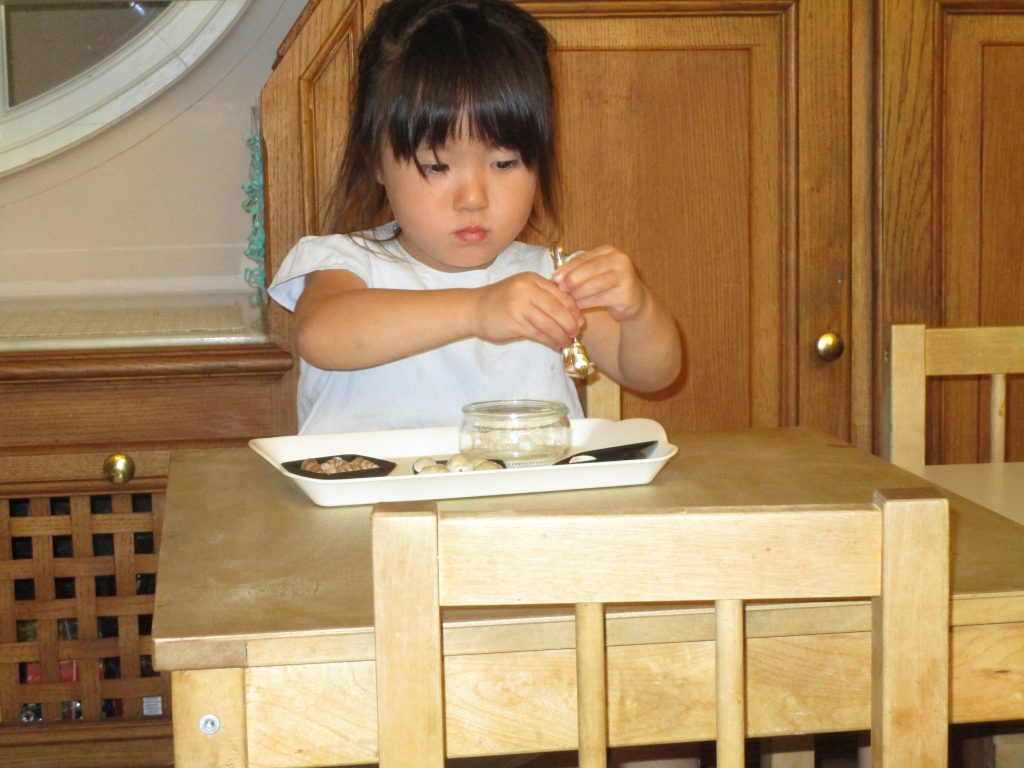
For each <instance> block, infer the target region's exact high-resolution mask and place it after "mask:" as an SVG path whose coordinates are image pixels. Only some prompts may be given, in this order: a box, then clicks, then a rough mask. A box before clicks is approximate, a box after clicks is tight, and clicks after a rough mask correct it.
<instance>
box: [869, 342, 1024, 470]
mask: <svg viewBox="0 0 1024 768" xmlns="http://www.w3.org/2000/svg"><path fill="white" fill-rule="evenodd" d="M888 370H889V386H888V391H889V408H888V411H889V428H888V434H887V435H884V436H883V438H888V442H887V444H884V445H883V455H885V456H886V457H887V458H888V459H889V461H891V462H893V463H894V464H898V465H899V466H901V467H907V468H917V467H923V466H924V464H925V444H926V422H927V418H926V411H925V385H926V381H927V378H928V377H930V376H978V375H986V376H989V377H990V379H991V385H990V396H989V401H990V407H989V456H990V459H989V460H990V461H991V462H1002V461H1004V460H1005V453H1006V449H1005V445H1006V375H1007V374H1011V373H1024V326H1015V327H1014V326H1007V327H991V328H925V326H923V325H893V326H892V328H891V330H890V336H889V368H888ZM883 442H884V439H883Z"/></svg>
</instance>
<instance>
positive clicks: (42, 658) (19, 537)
mask: <svg viewBox="0 0 1024 768" xmlns="http://www.w3.org/2000/svg"><path fill="white" fill-rule="evenodd" d="M76 458H77V457H75V456H70V457H69V456H61V455H58V454H50V455H38V456H35V457H24V456H21V457H0V470H2V474H0V749H2V750H5V751H6V752H7V753H9V756H10V759H11V760H13V761H14V763H12V764H19V765H21V764H23V763H21V762H20V757H19V756H20V755H21V754H22V753H24V754H25V755H26V756H27V755H30V754H35V759H36V760H37V762H36V763H32V762H31V761H29V762H26V763H24V764H25V765H28V764H38V765H60V764H66V765H72V764H74V765H87V764H88V765H93V764H96V763H93V762H90V761H89V758H88V757H86V756H85V755H84V754H83V750H85V751H86V752H89V753H90V754H95V755H98V756H100V757H101V759H103V760H105V761H106V762H105V763H103V764H105V765H111V766H115V765H128V764H131V765H167V764H169V754H170V719H169V716H170V698H169V695H170V686H169V682H168V680H167V678H166V677H164V676H161V675H159V674H158V673H157V672H155V671H154V670H153V668H152V654H153V643H152V639H151V637H150V635H151V632H152V616H153V600H154V593H155V589H156V578H157V556H158V553H159V549H160V533H161V527H162V525H161V524H162V520H163V512H164V485H165V483H164V479H163V478H162V477H161V478H151V479H149V480H145V481H132V482H130V483H129V484H128V485H125V486H114V485H112V484H110V483H108V482H104V481H102V480H97V479H96V477H97V476H98V474H99V473H98V472H97V473H96V474H95V475H92V477H91V478H83V476H82V475H81V474H80V473H79V472H78V470H79V469H81V467H80V466H79V462H78V461H76ZM91 458H93V459H95V456H93V457H91ZM162 458H163V462H162V461H161V459H162ZM139 460H140V465H145V466H146V467H147V469H149V470H151V471H157V470H158V469H159V467H160V465H161V463H163V465H164V467H163V468H164V473H163V474H164V475H166V457H161V455H159V454H154V455H152V456H149V455H147V456H145V457H143V456H140V457H139ZM26 462H34V463H35V464H37V465H42V466H45V467H47V468H48V472H47V473H46V477H47V479H46V480H45V481H41V482H37V481H35V480H33V479H32V478H26V477H24V475H23V473H22V472H21V471H19V468H23V466H24V465H25V463H26ZM29 474H31V473H29ZM26 723H28V724H31V727H28V726H26V725H25V724H26ZM129 742H130V746H131V747H132V748H131V749H127V750H126V749H125V747H124V745H125V744H129ZM57 745H61V746H59V747H58V746H57ZM33 750H35V752H34V753H33Z"/></svg>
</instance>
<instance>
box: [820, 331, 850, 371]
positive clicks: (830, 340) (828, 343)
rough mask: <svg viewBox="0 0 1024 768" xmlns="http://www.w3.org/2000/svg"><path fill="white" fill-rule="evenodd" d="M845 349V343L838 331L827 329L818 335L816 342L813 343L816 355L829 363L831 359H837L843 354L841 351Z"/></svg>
mask: <svg viewBox="0 0 1024 768" xmlns="http://www.w3.org/2000/svg"><path fill="white" fill-rule="evenodd" d="M845 349H846V344H845V343H844V342H843V337H842V336H840V335H839V334H838V333H833V332H832V331H827V332H826V333H823V334H821V336H819V337H818V341H817V343H815V345H814V351H815V353H816V354H817V355H818V357H819V358H820V359H821V360H823V361H825V362H826V363H831V362H832V361H833V360H838V359H839V358H840V357H842V356H843V351H844V350H845Z"/></svg>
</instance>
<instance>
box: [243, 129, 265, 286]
mask: <svg viewBox="0 0 1024 768" xmlns="http://www.w3.org/2000/svg"><path fill="white" fill-rule="evenodd" d="M245 143H246V146H248V147H249V181H248V182H247V183H245V184H243V185H242V191H243V192H245V201H244V202H243V203H242V209H243V210H244V211H245V212H246V213H248V214H250V215H251V216H252V230H251V231H250V232H249V241H248V244H247V245H246V247H245V257H246V258H247V259H249V261H251V262H253V266H251V267H246V268H245V270H244V272H243V275H244V276H245V282H246V284H247V285H249V286H251V287H252V289H253V295H252V304H253V306H256V305H259V304H262V303H263V302H264V300H265V298H266V292H267V267H266V262H267V232H266V229H265V228H264V226H263V140H262V139H261V138H260V136H259V134H257V133H248V134H246V136H245Z"/></svg>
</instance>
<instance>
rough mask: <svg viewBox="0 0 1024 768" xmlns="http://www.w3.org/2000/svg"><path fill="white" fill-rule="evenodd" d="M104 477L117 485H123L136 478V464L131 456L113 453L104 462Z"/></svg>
mask: <svg viewBox="0 0 1024 768" xmlns="http://www.w3.org/2000/svg"><path fill="white" fill-rule="evenodd" d="M103 476H104V477H105V478H107V480H109V481H110V482H112V483H114V484H115V485H123V484H125V483H127V482H128V481H129V480H131V479H132V478H133V477H135V462H134V461H132V457H131V456H127V455H125V454H123V453H112V454H110V455H109V456H107V458H106V460H104V462H103Z"/></svg>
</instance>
